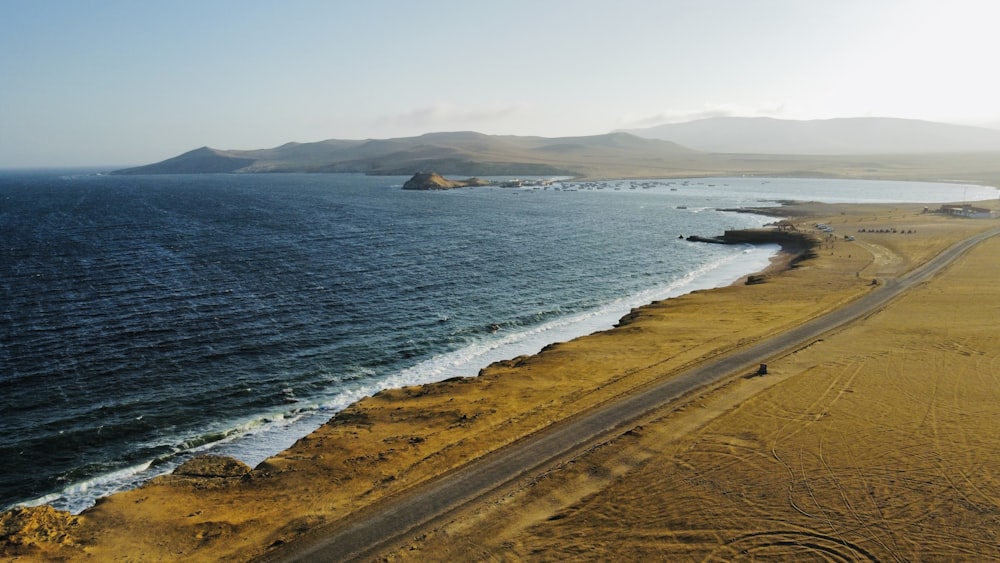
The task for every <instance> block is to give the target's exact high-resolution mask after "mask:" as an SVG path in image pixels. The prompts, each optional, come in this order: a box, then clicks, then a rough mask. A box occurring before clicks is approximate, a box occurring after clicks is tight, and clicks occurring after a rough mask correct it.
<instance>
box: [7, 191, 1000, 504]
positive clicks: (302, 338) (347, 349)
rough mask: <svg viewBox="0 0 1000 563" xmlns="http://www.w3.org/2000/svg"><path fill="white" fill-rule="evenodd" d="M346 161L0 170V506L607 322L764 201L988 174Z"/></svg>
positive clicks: (85, 485) (734, 264)
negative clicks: (645, 177) (418, 177)
mask: <svg viewBox="0 0 1000 563" xmlns="http://www.w3.org/2000/svg"><path fill="white" fill-rule="evenodd" d="M405 180H406V178H403V177H367V176H361V175H346V174H335V175H334V174H331V175H326V174H322V175H296V174H287V175H191V176H186V175H178V176H106V175H95V174H67V173H65V172H62V173H53V172H34V173H27V172H8V173H2V174H0V297H2V304H0V388H2V390H3V391H2V393H0V409H2V412H3V413H4V417H3V418H2V419H0V436H2V440H0V507H6V506H9V505H11V504H16V503H21V502H27V503H41V502H46V503H49V504H52V505H53V506H56V507H57V508H63V509H68V510H72V511H74V512H78V511H80V510H83V509H84V508H86V507H87V506H90V505H92V504H93V502H94V500H95V499H96V498H98V497H100V496H103V495H105V494H108V493H110V492H113V491H115V490H118V489H121V488H126V487H132V486H135V485H136V484H138V483H141V482H142V481H144V480H146V479H149V478H151V477H152V476H155V475H157V474H162V473H165V472H168V471H170V470H171V469H172V468H173V467H175V466H176V465H177V464H178V463H180V462H181V461H183V460H184V459H186V458H187V457H189V456H191V455H194V454H196V453H200V452H209V451H210V452H214V453H221V454H226V455H233V456H235V457H238V458H240V459H243V460H244V461H247V462H248V463H250V464H251V465H253V464H256V463H258V462H260V461H262V460H263V459H264V458H265V457H267V456H268V455H271V454H273V453H276V452H277V451H280V450H281V449H283V448H285V447H287V446H289V445H290V444H291V443H292V442H294V440H295V439H297V438H299V437H301V436H302V435H304V434H306V433H308V432H309V431H311V430H313V429H315V428H316V427H318V426H319V425H320V424H322V423H323V422H325V421H326V420H327V419H328V418H329V417H330V416H332V414H333V413H334V412H336V411H337V410H339V409H341V408H343V407H344V406H346V405H348V404H350V403H351V402H353V401H355V400H357V399H358V398H361V397H363V396H366V395H370V394H372V393H374V392H376V391H378V390H379V389H383V388H386V387H395V386H401V385H407V384H416V383H425V382H429V381H435V380H440V379H444V378H447V377H451V376H455V375H466V376H471V375H475V374H476V373H477V372H478V370H479V369H480V368H482V367H483V366H485V365H487V364H488V363H490V362H492V361H496V360H500V359H504V358H510V357H513V356H516V355H518V354H523V353H534V352H537V351H538V350H539V349H540V348H541V347H542V346H544V345H545V344H547V343H550V342H554V341H558V340H566V339H569V338H572V337H575V336H578V335H581V334H586V333H588V332H593V331H595V330H601V329H605V328H608V327H610V326H611V325H612V324H613V323H614V322H616V321H617V319H618V318H619V317H620V316H621V315H623V314H624V313H625V312H627V311H628V310H629V309H630V308H632V307H635V306H638V305H642V304H644V303H648V302H650V301H653V300H656V299H662V298H665V297H669V296H672V295H677V294H680V293H683V292H686V291H690V290H692V289H697V288H702V287H712V286H716V285H720V284H725V283H729V282H731V281H733V280H735V279H737V278H739V277H740V276H742V275H744V274H746V273H749V272H752V271H757V270H759V269H761V268H762V267H763V266H764V265H766V263H767V261H768V259H769V257H770V256H771V255H772V254H773V252H774V250H775V249H774V248H758V249H750V248H741V247H724V246H717V245H703V244H695V243H688V242H686V241H683V240H679V239H678V236H679V235H688V234H717V233H720V232H721V231H723V230H724V229H728V228H743V227H753V226H759V225H762V224H764V223H765V222H767V221H768V219H767V218H766V217H763V216H759V215H751V214H739V213H729V212H719V211H716V208H728V207H738V206H758V205H767V204H769V202H770V203H772V204H773V202H775V201H778V200H785V199H808V200H828V201H876V200H877V201H921V202H924V201H926V202H930V201H955V200H962V199H966V200H970V201H972V200H976V199H988V198H993V197H995V195H996V191H995V190H993V189H992V188H982V187H976V186H950V185H937V184H909V183H907V184H904V183H893V182H836V181H829V180H776V179H775V180H767V179H758V178H717V179H703V180H697V181H696V180H689V181H683V180H674V181H671V180H661V181H649V182H629V181H618V182H593V183H579V182H563V183H557V184H555V185H554V186H552V187H550V188H548V189H543V188H525V189H509V188H493V187H490V188H474V189H460V190H452V191H446V192H415V191H405V190H402V189H401V185H402V183H403V182H404V181H405Z"/></svg>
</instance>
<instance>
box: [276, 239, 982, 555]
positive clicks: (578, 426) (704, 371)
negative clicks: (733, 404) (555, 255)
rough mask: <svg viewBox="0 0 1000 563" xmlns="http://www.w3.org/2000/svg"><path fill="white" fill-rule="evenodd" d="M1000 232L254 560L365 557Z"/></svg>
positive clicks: (875, 304)
mask: <svg viewBox="0 0 1000 563" xmlns="http://www.w3.org/2000/svg"><path fill="white" fill-rule="evenodd" d="M997 234H1000V229H994V230H991V231H988V232H985V233H982V234H980V235H977V236H974V237H971V238H969V239H966V240H964V241H961V242H959V243H957V244H955V245H954V246H952V247H951V248H949V249H948V250H946V251H944V252H943V253H941V254H940V255H938V256H937V257H935V258H934V259H932V260H931V261H929V262H928V263H926V264H924V265H923V266H921V267H919V268H917V269H915V270H913V271H911V272H909V273H908V274H906V275H904V276H902V277H900V278H898V279H892V280H887V281H886V282H885V283H882V285H881V286H880V287H878V288H876V289H874V290H872V291H871V292H870V293H868V294H867V295H865V296H864V297H862V298H860V299H858V300H856V301H853V302H851V303H849V304H847V305H845V306H844V307H841V308H840V309H837V310H835V311H833V312H831V313H829V314H827V315H825V316H823V317H820V318H818V319H815V320H813V321H810V322H808V323H805V324H803V325H801V326H799V327H798V328H795V329H793V330H790V331H788V332H785V333H782V334H779V335H776V336H774V337H773V338H770V339H768V340H766V341H763V342H760V343H758V344H755V345H753V346H750V347H747V348H745V349H742V350H739V351H737V352H735V353H731V354H728V355H726V356H725V357H723V358H721V359H718V360H713V361H709V362H707V363H704V364H702V365H700V366H697V367H695V368H692V369H690V370H687V371H685V372H682V373H681V374H679V375H678V376H676V377H673V378H671V379H670V380H668V381H664V382H662V383H659V384H656V385H654V386H652V387H647V388H644V389H643V391H642V392H641V393H637V394H633V395H629V396H625V397H623V398H621V399H619V400H616V401H614V402H612V403H609V404H606V405H604V406H601V407H598V408H597V409H594V410H592V411H589V412H586V413H581V414H580V415H578V416H576V417H573V418H571V419H570V420H567V421H563V422H560V423H557V424H555V425H553V426H552V427H550V428H548V429H546V430H544V431H542V432H539V433H537V434H535V435H532V436H530V437H527V438H525V439H522V440H520V441H519V442H516V443H514V444H512V445H510V446H508V447H506V448H503V449H502V450H500V451H497V452H494V453H493V454H490V455H488V456H485V457H483V458H481V459H479V460H476V461H474V462H472V463H470V464H469V465H467V466H465V467H462V468H460V469H458V470H456V471H453V472H451V473H449V474H447V475H445V476H443V477H442V478H440V479H437V480H435V481H434V482H433V483H429V484H426V485H421V486H418V487H416V488H415V490H413V491H408V492H404V493H403V494H401V495H399V496H397V497H393V498H388V499H385V501H383V502H380V503H377V504H376V505H375V506H372V507H368V508H367V509H364V510H362V511H361V512H360V513H359V514H357V515H354V516H352V517H350V518H349V522H348V523H346V524H344V523H339V526H341V527H339V528H332V527H331V528H321V529H317V530H315V531H314V532H313V533H312V534H310V535H309V536H307V537H305V538H303V539H302V540H301V541H296V542H294V543H292V544H289V545H288V546H286V547H285V548H284V549H279V550H276V551H275V552H273V553H270V554H268V555H267V556H264V557H262V558H261V559H260V560H259V561H268V562H270V561H324V562H326V561H350V560H356V559H364V558H366V557H369V558H370V557H372V556H374V555H375V554H377V553H378V550H379V549H380V548H383V547H385V546H387V545H389V544H390V543H391V542H393V541H395V540H398V539H400V538H402V537H404V536H405V535H406V534H408V533H413V532H414V531H415V530H416V529H417V528H418V527H420V526H422V525H425V524H428V523H429V522H431V521H432V520H434V519H436V518H439V517H441V516H443V515H445V514H447V513H448V512H450V511H452V510H454V509H456V508H458V507H461V506H463V505H464V504H466V503H468V502H470V501H473V500H475V499H477V498H480V497H482V496H484V495H486V494H487V493H489V492H490V491H493V490H495V489H497V488H498V487H501V486H503V485H504V484H506V483H510V482H511V481H513V480H515V479H517V478H519V477H522V476H525V475H528V474H532V473H533V472H534V471H535V470H536V469H538V468H541V467H544V466H546V465H548V464H550V463H552V462H553V461H556V460H559V459H561V458H564V457H565V456H567V455H569V454H572V453H574V452H577V451H580V450H582V449H583V448H585V447H587V446H588V445H590V444H593V443H595V442H597V441H600V440H601V439H604V438H606V437H610V436H613V435H615V434H616V433H619V432H622V431H624V430H626V429H627V428H630V424H632V423H634V421H636V420H638V419H639V418H641V417H642V416H644V415H645V414H647V413H649V412H650V411H652V410H653V409H657V408H660V407H662V406H664V405H665V404H668V403H670V402H671V401H674V400H676V399H678V398H680V397H682V396H684V395H687V394H688V393H690V392H692V391H694V390H696V389H698V388H701V387H705V386H707V385H712V384H715V383H718V382H720V381H722V380H724V379H726V378H728V377H733V376H734V375H735V374H741V373H748V372H749V371H750V370H752V369H753V368H754V367H755V366H756V365H757V364H759V363H763V362H766V361H767V360H768V359H769V358H772V357H775V356H777V355H780V354H782V353H785V352H787V351H788V350H792V349H795V348H797V347H800V346H802V345H803V344H806V343H809V342H812V341H813V340H815V339H817V338H818V337H819V336H821V335H822V334H824V333H826V332H829V331H830V330H833V329H835V328H838V327H840V326H842V325H844V324H846V323H849V322H851V321H854V320H856V319H859V318H861V317H863V316H866V315H868V314H870V313H871V312H873V311H875V310H877V309H879V308H880V307H882V306H884V305H885V304H886V303H887V302H889V301H890V300H891V299H893V298H895V297H896V296H898V295H900V294H901V293H903V292H904V291H906V290H907V289H909V288H910V287H913V286H914V285H916V284H918V283H921V282H923V281H925V280H927V279H928V278H930V277H931V276H932V275H934V274H935V273H936V272H938V271H939V270H940V269H941V268H943V267H944V266H946V265H947V264H949V263H950V262H952V261H953V260H954V259H956V258H957V257H959V256H961V255H962V254H964V253H965V252H966V251H968V250H969V249H970V248H972V247H973V246H975V245H976V244H979V243H980V242H982V241H984V240H986V239H987V238H990V237H992V236H995V235H997Z"/></svg>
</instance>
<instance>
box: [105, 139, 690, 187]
mask: <svg viewBox="0 0 1000 563" xmlns="http://www.w3.org/2000/svg"><path fill="white" fill-rule="evenodd" d="M694 152H695V151H691V150H690V149H686V148H684V147H681V146H679V145H677V144H675V143H671V142H668V141H661V140H655V139H644V138H640V137H637V136H635V135H630V134H627V133H609V134H606V135H594V136H588V137H558V138H545V137H521V136H496V135H483V134H481V133H473V132H456V133H429V134H427V135H421V136H419V137H406V138H399V139H369V140H363V141H347V140H336V139H331V140H328V141H320V142H316V143H288V144H284V145H281V146H279V147H275V148H271V149H256V150H219V149H213V148H209V147H202V148H200V149H195V150H193V151H190V152H186V153H184V154H182V155H179V156H175V157H173V158H170V159H167V160H164V161H162V162H157V163H155V164H149V165H146V166H139V167H136V168H128V169H125V170H118V171H116V172H114V173H115V174H200V173H220V172H230V173H232V172H237V173H254V172H257V173H259V172H361V173H365V174H394V175H410V174H414V173H416V172H430V171H434V172H439V173H441V174H453V175H466V176H500V175H569V176H580V175H587V174H590V173H593V172H594V171H596V170H599V169H603V168H606V167H608V166H621V165H643V163H647V164H648V163H649V162H658V161H662V160H663V159H665V158H676V157H678V156H682V155H687V154H694Z"/></svg>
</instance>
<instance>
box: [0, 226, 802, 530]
mask: <svg viewBox="0 0 1000 563" xmlns="http://www.w3.org/2000/svg"><path fill="white" fill-rule="evenodd" d="M773 209H774V208H760V209H759V210H755V211H754V212H753V213H754V214H757V215H762V216H765V217H773V215H774V214H773ZM769 211H771V212H769ZM740 244H747V242H746V241H742V242H734V245H740ZM749 244H750V245H751V246H757V247H760V246H766V245H769V244H777V245H778V246H779V247H780V249H779V251H778V252H777V253H775V254H773V255H772V256H771V257H770V258H769V259H768V262H769V263H768V264H767V265H766V266H765V267H763V268H760V267H758V266H757V265H753V266H751V265H747V266H746V267H741V266H740V265H741V264H742V263H743V262H744V261H745V259H744V258H742V257H734V258H733V260H732V262H731V263H726V264H724V265H723V266H722V267H723V268H726V267H734V266H735V268H734V269H735V270H740V271H742V273H739V274H736V275H735V276H726V275H725V274H722V276H721V278H720V277H719V274H715V273H714V270H713V271H710V272H708V273H705V272H702V273H701V274H699V275H698V276H696V277H695V278H693V279H689V280H686V281H684V278H683V277H682V278H680V279H679V280H677V282H675V283H676V284H677V285H676V287H674V286H673V285H671V286H670V287H668V294H666V295H663V294H662V293H661V294H660V295H656V296H655V298H652V299H648V298H647V297H648V296H647V297H637V298H636V299H632V300H627V301H626V303H625V304H623V306H622V307H618V310H617V311H615V312H612V313H608V314H602V315H599V318H600V320H599V321H598V322H597V323H596V324H597V325H599V326H596V325H595V324H594V322H593V321H591V323H589V324H587V325H585V326H584V327H580V328H577V329H576V330H573V331H571V332H572V333H573V334H570V335H568V336H567V335H565V334H551V335H549V338H547V339H546V340H543V341H539V342H533V343H530V344H526V346H527V347H529V348H533V350H534V351H527V352H524V355H536V354H538V353H540V352H541V351H542V350H543V349H545V348H547V347H550V346H555V345H558V344H560V343H564V342H566V341H571V340H575V339H577V338H580V337H584V336H587V335H589V334H593V333H596V332H604V331H607V330H613V329H614V328H615V327H616V326H617V325H618V323H620V322H621V319H623V318H624V317H626V316H627V315H629V314H630V311H635V310H636V309H641V308H642V307H645V306H647V305H649V304H651V303H652V302H654V301H663V300H669V299H674V298H676V297H680V296H683V295H686V294H688V293H691V292H699V291H706V290H711V289H714V288H719V287H726V286H728V285H735V284H742V283H744V281H745V280H746V279H747V277H748V276H756V275H761V274H764V273H777V272H778V271H780V270H781V269H784V268H785V267H788V264H789V262H790V261H791V260H792V259H793V258H794V257H795V255H796V254H795V251H796V250H797V247H795V246H794V245H793V246H792V247H787V248H786V245H784V243H783V242H782V241H779V240H777V239H776V240H773V241H772V240H770V239H769V237H768V236H764V237H763V238H761V239H760V240H758V241H756V242H750V243H749ZM789 252H792V253H791V254H789ZM695 272H697V270H692V272H689V274H691V273H695ZM713 274H714V275H713ZM720 279H721V280H722V281H720ZM644 293H645V292H641V293H640V294H636V295H637V296H638V295H641V294H644ZM628 301H635V303H634V304H633V305H629V304H628ZM640 301H641V302H640ZM518 355H519V354H517V353H516V352H514V353H510V354H505V355H501V356H499V357H498V359H495V360H487V361H482V362H479V363H478V365H472V366H471V367H469V368H468V369H462V370H452V371H456V373H446V374H443V375H441V376H440V378H439V379H435V380H432V381H427V382H424V383H406V384H403V385H389V386H388V387H387V388H385V389H383V391H384V390H392V389H400V388H403V387H410V386H413V385H433V384H435V383H437V382H440V381H442V380H446V379H449V378H453V377H467V376H469V375H472V374H475V373H477V372H480V371H482V370H485V369H488V368H489V367H490V366H491V365H493V364H495V363H503V362H505V361H508V360H510V359H511V358H512V357H515V356H518ZM493 356H496V355H495V354H494V355H493ZM459 372H460V373H459ZM367 397H370V395H366V396H362V397H359V398H358V399H356V400H354V401H352V402H351V403H350V404H353V403H354V402H357V401H360V400H364V399H365V398H367ZM350 404H348V407H349V406H350ZM338 412H340V411H332V410H325V409H324V410H318V411H315V412H310V413H309V414H308V415H307V416H308V418H309V419H310V420H311V421H313V422H316V420H317V419H322V421H321V422H318V423H317V424H315V425H313V424H307V425H306V426H308V427H309V428H310V429H309V430H306V431H304V432H301V433H298V435H297V437H295V438H293V439H289V440H287V443H288V445H287V446H285V447H284V448H280V449H278V450H272V453H270V454H269V455H266V456H261V457H258V458H256V459H254V458H252V457H251V458H247V457H246V456H241V455H240V454H239V452H235V453H234V452H233V448H229V447H227V446H226V444H223V445H222V447H221V448H218V449H212V448H209V449H208V450H207V451H206V452H203V453H198V454H195V455H194V456H191V457H193V458H199V457H204V456H221V457H228V458H233V459H234V460H236V461H238V462H240V463H243V464H246V465H248V466H256V465H258V464H259V463H262V462H264V461H266V459H267V458H270V457H272V456H274V455H279V454H281V453H283V452H284V451H285V450H287V449H288V448H290V447H291V446H292V445H293V444H294V442H296V441H297V440H300V439H302V438H305V437H307V436H308V435H309V434H311V433H312V432H314V431H316V430H317V429H319V428H320V427H322V426H323V425H325V424H327V423H328V422H329V421H330V419H331V418H333V417H334V416H336V414H337V413H338ZM181 465H183V462H177V463H171V464H167V468H166V469H163V470H157V468H156V464H155V460H149V461H146V462H145V463H142V464H139V465H137V466H135V467H130V468H125V469H122V470H118V471H114V472H111V473H109V474H107V475H100V476H96V477H94V478H92V479H90V480H88V481H85V482H81V483H75V484H73V485H71V486H70V487H68V488H67V489H64V491H65V490H70V491H73V490H78V489H82V490H85V491H86V490H93V489H98V488H99V487H101V486H102V485H103V484H104V483H106V482H110V481H113V480H114V479H118V478H119V476H120V475H126V476H133V475H136V476H141V477H140V478H137V479H132V480H131V482H132V483H133V484H132V485H131V486H126V487H122V488H118V489H115V490H113V491H112V492H110V493H108V494H104V495H102V496H101V497H96V498H95V500H94V501H93V502H91V503H89V504H86V505H85V506H82V507H81V508H79V509H76V510H73V509H70V510H68V512H69V513H70V514H72V515H79V514H81V513H83V512H86V511H87V510H89V509H91V508H93V507H94V506H95V505H96V504H99V503H100V502H101V501H102V498H103V497H105V496H109V495H115V494H119V493H125V492H129V491H133V490H136V489H140V488H142V487H143V486H145V485H146V484H147V483H149V482H150V481H152V480H155V479H159V478H162V477H169V476H170V475H171V473H173V472H174V471H177V470H178V469H179V468H180V466H181ZM150 470H153V471H155V473H153V474H149V475H145V473H148V472H150ZM181 471H183V470H181ZM62 492H63V491H56V492H54V493H49V494H47V495H43V496H41V497H38V498H35V499H29V500H27V501H22V502H19V503H15V504H12V505H9V506H7V507H4V508H3V509H2V510H0V513H2V512H3V511H6V510H11V509H15V508H20V507H39V506H48V505H49V504H50V503H51V501H52V500H53V499H58V498H59V497H60V496H61V495H62ZM57 510H65V509H59V508H57Z"/></svg>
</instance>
